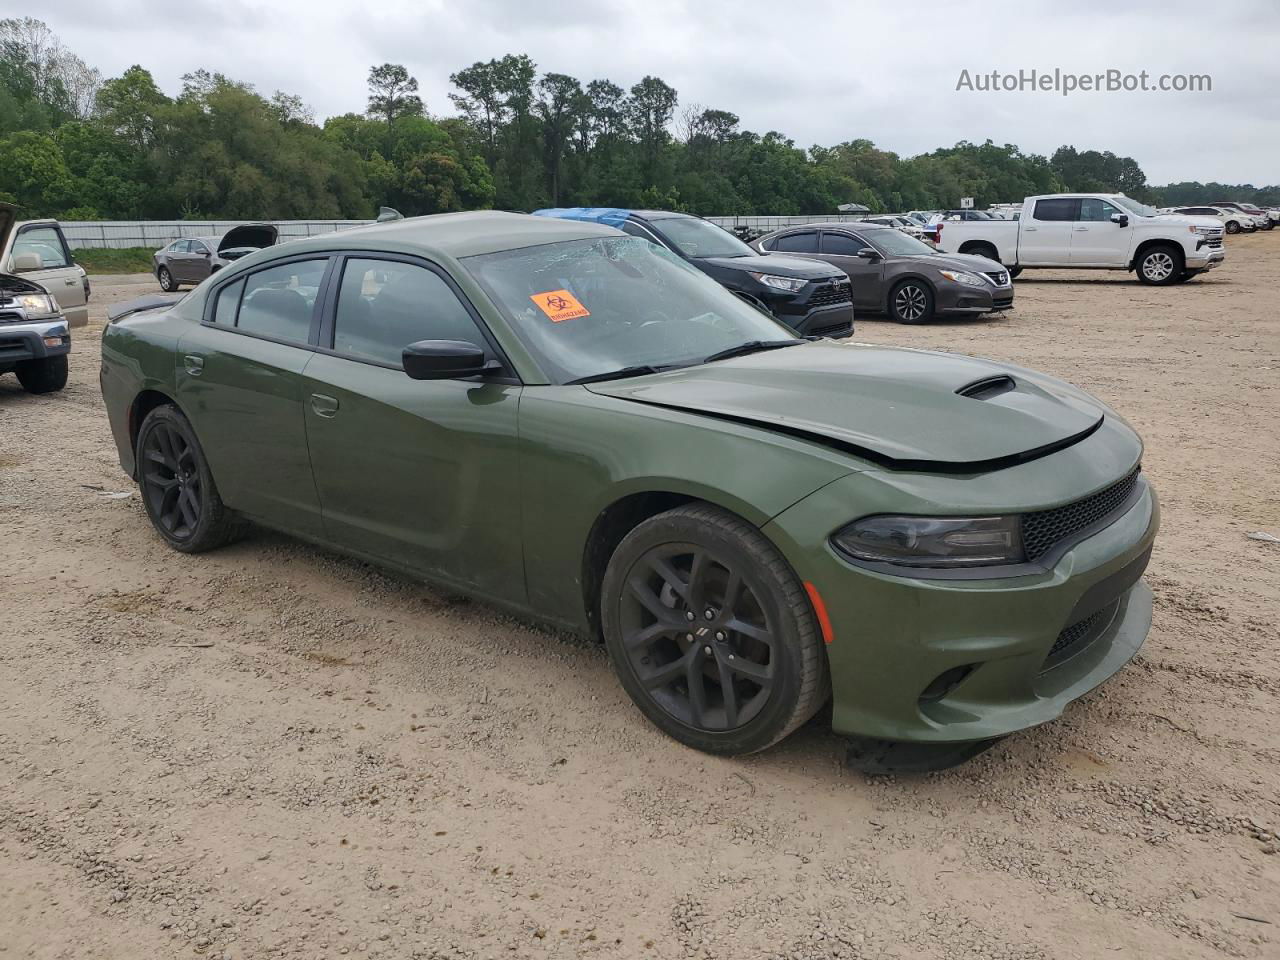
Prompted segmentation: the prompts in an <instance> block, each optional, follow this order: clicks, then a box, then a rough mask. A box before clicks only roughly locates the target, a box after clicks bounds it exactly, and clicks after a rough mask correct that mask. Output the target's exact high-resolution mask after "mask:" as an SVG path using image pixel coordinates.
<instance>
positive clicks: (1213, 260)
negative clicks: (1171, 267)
mask: <svg viewBox="0 0 1280 960" xmlns="http://www.w3.org/2000/svg"><path fill="white" fill-rule="evenodd" d="M1226 258H1227V252H1226V250H1224V249H1223V248H1222V247H1220V246H1219V247H1211V246H1209V245H1208V244H1207V243H1204V242H1203V241H1202V242H1201V244H1200V245H1198V246H1197V248H1196V251H1195V253H1193V254H1190V255H1189V256H1187V258H1186V267H1187V269H1188V270H1213V269H1215V268H1217V267H1220V266H1222V262H1223V261H1224V260H1225V259H1226Z"/></svg>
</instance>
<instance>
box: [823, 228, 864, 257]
mask: <svg viewBox="0 0 1280 960" xmlns="http://www.w3.org/2000/svg"><path fill="white" fill-rule="evenodd" d="M867 246H868V244H867V243H865V242H864V241H862V240H859V239H857V238H856V237H852V236H850V235H849V234H847V233H824V234H823V235H822V252H823V253H826V254H830V255H832V256H835V257H856V256H857V255H858V251H859V250H862V249H865V248H866V247H867Z"/></svg>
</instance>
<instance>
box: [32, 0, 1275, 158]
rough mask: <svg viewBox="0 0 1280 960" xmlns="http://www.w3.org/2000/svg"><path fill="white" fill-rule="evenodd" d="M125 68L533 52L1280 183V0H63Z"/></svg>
mask: <svg viewBox="0 0 1280 960" xmlns="http://www.w3.org/2000/svg"><path fill="white" fill-rule="evenodd" d="M42 15H43V16H44V17H45V19H46V21H47V22H48V23H49V25H50V26H51V27H52V28H53V29H54V30H56V31H57V32H58V33H59V35H61V37H62V38H63V40H64V41H65V42H66V43H67V44H68V45H69V46H70V47H71V48H72V49H73V50H75V51H76V52H77V53H79V54H80V55H81V56H82V57H83V58H84V59H85V60H86V61H87V62H89V63H91V64H93V65H96V66H98V67H99V68H101V69H102V71H103V73H104V74H106V75H115V74H119V73H120V72H121V71H123V70H124V69H126V68H127V67H129V66H130V65H131V64H133V63H140V64H142V65H143V66H145V67H147V68H148V69H149V70H151V71H152V73H153V74H154V75H155V77H156V80H157V82H158V83H160V85H161V86H162V87H163V88H164V89H166V90H168V91H169V92H176V91H177V89H178V88H179V86H180V79H179V78H180V77H181V76H182V74H184V73H187V72H189V71H191V70H194V69H196V68H199V67H204V68H206V69H209V70H216V71H220V72H222V73H225V74H227V75H229V76H231V77H234V78H235V79H238V80H243V81H247V82H249V83H252V84H254V86H255V87H257V88H258V89H259V90H261V91H263V92H264V93H268V94H269V93H271V92H272V91H274V90H277V89H281V90H284V91H286V92H290V93H297V94H299V95H300V96H301V97H302V98H303V99H304V100H305V101H306V102H307V103H309V104H310V105H311V106H312V107H313V108H314V109H315V110H316V113H317V115H318V116H321V117H324V116H328V115H333V114H338V113H346V112H349V111H360V110H362V109H363V108H364V105H365V96H366V91H365V78H366V75H367V73H368V69H369V67H370V66H371V65H373V64H375V63H383V62H388V61H390V62H394V63H403V64H405V65H406V66H407V67H408V68H409V70H410V72H411V73H413V74H414V75H415V76H416V77H417V78H418V81H419V83H420V85H421V91H420V92H421V93H422V95H423V98H424V100H425V101H426V103H427V107H428V109H429V110H430V111H431V112H433V113H436V114H447V113H451V112H452V105H451V103H450V101H449V99H448V94H449V92H450V91H451V89H452V88H451V86H450V84H449V75H450V74H451V73H453V72H455V71H457V70H459V69H460V68H462V67H465V66H468V65H469V64H471V63H473V62H475V61H477V60H487V59H489V58H491V57H500V56H502V55H503V54H506V53H527V54H529V55H530V56H531V57H532V58H533V59H534V61H535V62H536V63H537V64H538V67H539V69H540V70H542V71H555V72H559V73H568V74H571V75H573V76H576V77H578V78H580V79H581V80H583V81H584V82H586V81H588V80H591V79H595V78H598V77H607V78H609V79H611V80H613V81H614V82H615V83H618V84H620V85H622V86H624V87H629V86H631V84H633V83H635V82H636V81H638V80H639V79H640V78H641V77H643V76H645V75H648V74H652V75H654V76H659V77H661V78H662V79H664V80H665V81H666V82H667V83H669V84H671V85H672V86H673V87H675V88H676V89H677V90H678V91H679V94H680V100H681V102H682V103H690V102H696V103H701V104H703V105H705V106H709V107H716V108H720V109H725V110H731V111H733V112H734V113H736V114H738V115H739V116H740V117H741V118H742V123H743V126H744V127H745V128H747V129H752V130H756V131H759V132H765V131H768V130H778V131H780V132H782V133H784V134H786V135H787V136H789V137H791V138H792V139H794V140H795V141H796V142H797V143H798V144H800V145H802V146H808V145H811V144H815V143H817V144H831V143H838V142H841V141H844V140H850V139H855V138H860V137H861V138H867V139H871V140H874V141H875V142H876V143H877V144H878V145H879V146H881V147H882V148H884V149H888V150H894V151H896V152H898V153H900V154H903V155H912V154H915V153H920V152H925V151H929V150H932V149H934V148H936V147H940V146H949V145H951V144H953V143H955V142H957V141H959V140H971V141H976V142H981V141H983V140H986V139H991V140H994V141H995V142H997V143H1015V144H1018V145H1019V146H1020V147H1022V148H1023V149H1024V150H1027V151H1030V152H1034V153H1045V154H1047V153H1051V152H1052V151H1053V150H1054V149H1055V148H1057V147H1058V146H1059V145H1061V144H1063V143H1071V144H1074V145H1075V146H1077V147H1080V148H1082V149H1084V148H1095V149H1104V150H1112V151H1114V152H1116V153H1120V154H1127V155H1130V156H1133V157H1134V158H1136V159H1137V160H1138V162H1139V163H1140V164H1141V165H1142V167H1143V169H1144V170H1145V171H1146V172H1147V175H1148V178H1149V179H1150V180H1151V181H1152V182H1153V183H1164V182H1168V181H1176V180H1222V181H1228V182H1254V183H1267V182H1275V181H1276V180H1277V179H1280V177H1277V175H1276V173H1275V163H1274V158H1275V157H1276V155H1277V154H1278V153H1280V124H1278V123H1277V121H1276V111H1275V99H1274V96H1275V94H1274V91H1275V90H1276V89H1277V86H1278V85H1280V57H1276V56H1275V53H1274V51H1275V50H1276V49H1277V45H1280V8H1278V7H1277V6H1276V5H1275V4H1274V3H1273V2H1271V0H1258V2H1247V3H1240V4H1232V5H1219V7H1216V8H1215V9H1214V10H1213V14H1212V17H1210V18H1206V16H1205V9H1204V5H1203V3H1201V2H1195V3H1192V2H1180V0H1162V2H1159V3H1149V2H1148V3H1130V4H1126V5H1120V4H1116V3H1114V2H1111V0H1106V2H1102V0H1073V2H1072V3H1070V4H1053V5H1049V4H1043V5H1038V4H1033V3H1027V2H1020V3H1001V2H994V0H992V2H973V0H947V2H927V3H911V4H881V5H872V4H861V3H860V4H852V3H834V2H830V3H828V2H822V3H815V2H810V3H796V2H793V3H783V2H779V0H773V2H767V3H766V2H759V0H737V2H735V3H733V4H729V3H724V2H707V0H703V2H686V0H621V2H613V3H601V2H573V0H541V2H538V3H536V4H535V3H530V2H528V0H470V2H467V3H446V2H444V0H412V2H410V0H379V2H378V3H365V4H345V5H337V4H318V3H315V2H314V0H313V2H302V0H275V2H273V3H272V4H270V5H258V4H255V3H249V2H247V0H217V2H211V0H188V2H185V3H183V4H182V5H181V7H171V6H170V7H156V6H155V5H154V4H148V3H142V2H140V0H125V2H115V3H102V2H89V0H62V2H60V3H58V4H56V5H54V6H53V7H52V9H50V10H47V11H44V12H43V14H42ZM1055 67H1056V68H1060V69H1062V70H1064V71H1068V72H1074V73H1081V74H1083V73H1093V72H1099V71H1104V70H1106V69H1108V68H1114V69H1118V70H1121V71H1124V72H1132V73H1136V72H1138V71H1140V70H1147V71H1148V72H1150V73H1151V74H1152V75H1153V76H1159V75H1160V74H1178V73H1183V74H1186V73H1196V74H1205V73H1207V74H1210V75H1211V76H1212V78H1213V89H1212V92H1208V93H1138V92H1135V93H1080V92H1078V93H1075V94H1074V95H1072V96H1068V97H1062V96H1059V95H1056V94H1053V93H1027V92H1023V93H1003V92H1001V93H985V94H984V93H976V92H966V91H959V92H958V91H957V90H956V89H955V88H956V81H957V78H958V77H959V76H960V71H961V70H963V69H968V70H970V71H971V72H989V71H991V70H1000V71H1003V72H1016V71H1018V70H1019V69H1032V68H1035V69H1038V70H1042V71H1044V70H1048V71H1052V70H1053V69H1054V68H1055Z"/></svg>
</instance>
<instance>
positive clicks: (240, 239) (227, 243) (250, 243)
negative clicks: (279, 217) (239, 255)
mask: <svg viewBox="0 0 1280 960" xmlns="http://www.w3.org/2000/svg"><path fill="white" fill-rule="evenodd" d="M279 236H280V231H279V230H277V229H276V228H275V227H274V226H273V225H272V224H269V223H246V224H243V225H241V226H239V227H232V228H231V229H230V230H228V231H227V232H226V233H224V234H223V235H222V238H221V239H220V240H219V241H218V256H222V254H223V251H226V250H231V249H233V248H234V247H252V248H254V249H259V250H260V249H262V248H263V247H270V246H272V245H273V244H274V243H275V242H276V239H277V238H278V237H279Z"/></svg>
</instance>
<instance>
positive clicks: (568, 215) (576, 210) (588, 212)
mask: <svg viewBox="0 0 1280 960" xmlns="http://www.w3.org/2000/svg"><path fill="white" fill-rule="evenodd" d="M533 215H534V216H535V217H557V218H559V219H561V220H586V221H587V222H588V223H603V224H605V225H606V226H610V227H621V226H622V225H623V224H624V223H626V222H627V217H629V216H631V211H630V210H623V209H622V208H620V207H555V208H548V209H546V210H535V211H533Z"/></svg>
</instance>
